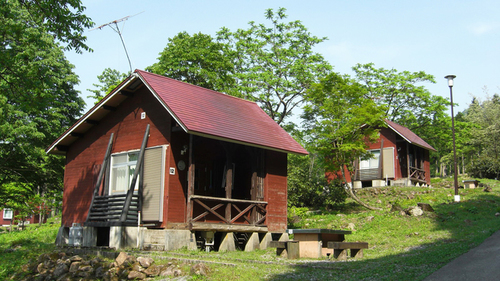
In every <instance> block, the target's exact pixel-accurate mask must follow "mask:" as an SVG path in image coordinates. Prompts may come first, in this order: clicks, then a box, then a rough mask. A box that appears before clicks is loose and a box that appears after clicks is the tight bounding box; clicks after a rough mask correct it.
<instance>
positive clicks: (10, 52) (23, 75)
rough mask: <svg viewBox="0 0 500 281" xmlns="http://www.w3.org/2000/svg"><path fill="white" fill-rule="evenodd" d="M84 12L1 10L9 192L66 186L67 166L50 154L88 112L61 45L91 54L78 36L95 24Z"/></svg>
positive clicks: (44, 4)
mask: <svg viewBox="0 0 500 281" xmlns="http://www.w3.org/2000/svg"><path fill="white" fill-rule="evenodd" d="M70 8H71V9H70ZM72 10H74V11H75V12H71V11H72ZM82 10H83V7H82V6H81V5H80V2H79V1H2V5H0V13H1V15H2V16H0V26H2V29H1V31H0V35H1V39H0V40H1V41H0V65H1V67H0V69H1V70H0V159H1V160H2V161H1V163H0V167H1V168H2V173H1V174H0V185H1V186H2V187H3V186H5V185H7V184H8V185H9V186H10V187H9V190H18V191H19V190H27V191H31V192H34V191H40V190H44V189H51V188H52V189H59V190H60V188H61V186H62V173H63V160H62V159H61V158H60V157H55V156H52V155H46V154H45V148H46V147H47V146H48V145H49V144H50V143H51V142H52V141H53V140H54V139H56V138H57V137H58V136H59V135H60V134H61V133H62V132H63V131H64V130H65V129H66V128H67V127H68V126H70V125H71V124H72V123H73V122H74V121H75V120H76V117H77V116H79V115H80V114H81V110H82V109H83V106H84V102H83V100H82V99H81V98H80V97H79V95H78V94H79V93H78V91H76V90H75V89H74V86H75V85H76V84H77V83H78V77H77V76H76V75H75V74H74V73H73V66H72V65H71V64H70V63H69V62H68V61H67V60H66V58H65V56H64V53H63V47H62V46H60V44H59V42H62V43H67V44H68V45H67V46H66V48H69V49H75V50H77V51H78V50H81V49H88V47H86V45H85V44H84V37H82V36H81V34H80V35H79V31H81V30H82V28H84V27H86V26H87V25H88V24H90V20H89V19H88V18H87V17H85V16H83V15H82V14H81V11H82ZM3 195H5V194H4V193H2V194H0V196H3ZM3 199H5V197H4V198H0V202H5V200H3Z"/></svg>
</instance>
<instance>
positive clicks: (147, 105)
mask: <svg viewBox="0 0 500 281" xmlns="http://www.w3.org/2000/svg"><path fill="white" fill-rule="evenodd" d="M142 112H146V118H145V119H141V113H142ZM147 124H150V125H151V129H150V134H149V139H148V144H147V146H148V147H152V146H157V145H163V144H168V139H169V138H170V118H168V117H167V118H166V116H165V111H164V109H163V108H162V107H161V106H160V105H159V104H158V102H157V101H156V100H155V99H154V98H153V97H152V95H151V94H150V92H149V91H148V90H147V89H146V88H142V89H140V90H138V91H137V92H135V94H134V96H132V97H130V98H127V99H126V100H125V101H124V102H122V103H121V104H120V105H119V106H118V107H117V109H116V111H114V112H111V113H110V114H108V116H107V117H106V118H104V119H102V120H101V121H100V123H99V124H98V125H96V126H94V127H92V129H91V130H90V131H89V132H87V133H86V134H85V135H84V136H83V137H82V138H80V139H78V140H77V141H75V142H74V143H73V144H72V145H71V146H70V148H69V150H68V152H67V155H66V170H65V174H64V196H63V218H62V225H63V226H66V227H69V226H71V224H72V223H83V222H84V221H85V219H86V217H87V212H88V209H89V205H90V201H91V200H92V193H93V188H94V186H93V184H94V182H95V170H97V169H94V166H96V165H101V164H102V161H103V159H104V154H105V152H106V148H107V145H108V141H109V137H110V135H111V133H114V134H115V135H114V143H113V150H112V153H117V152H122V151H128V150H134V149H139V148H140V146H141V143H142V138H143V136H144V131H145V129H146V126H147ZM169 150H170V148H167V154H168V153H169ZM166 168H167V169H168V167H166Z"/></svg>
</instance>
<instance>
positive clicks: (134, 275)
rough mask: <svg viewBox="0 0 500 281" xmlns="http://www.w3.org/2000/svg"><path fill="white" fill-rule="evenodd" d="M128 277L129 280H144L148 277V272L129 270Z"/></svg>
mask: <svg viewBox="0 0 500 281" xmlns="http://www.w3.org/2000/svg"><path fill="white" fill-rule="evenodd" d="M127 278H128V280H144V279H145V278H146V274H144V273H142V272H139V271H135V270H132V271H130V272H129V274H128V276H127Z"/></svg>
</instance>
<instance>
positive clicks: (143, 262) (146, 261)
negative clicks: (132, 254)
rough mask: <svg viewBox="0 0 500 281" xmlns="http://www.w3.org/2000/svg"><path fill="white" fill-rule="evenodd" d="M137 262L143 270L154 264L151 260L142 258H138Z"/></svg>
mask: <svg viewBox="0 0 500 281" xmlns="http://www.w3.org/2000/svg"><path fill="white" fill-rule="evenodd" d="M137 261H138V262H139V263H140V264H141V266H142V267H144V268H148V267H150V266H151V265H152V264H153V263H154V260H153V259H152V258H144V257H138V258H137Z"/></svg>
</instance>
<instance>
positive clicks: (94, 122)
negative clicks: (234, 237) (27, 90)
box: [47, 70, 307, 249]
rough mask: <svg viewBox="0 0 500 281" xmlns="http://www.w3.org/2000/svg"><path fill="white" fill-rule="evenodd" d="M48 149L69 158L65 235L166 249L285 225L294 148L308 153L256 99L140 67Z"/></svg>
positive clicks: (94, 242)
mask: <svg viewBox="0 0 500 281" xmlns="http://www.w3.org/2000/svg"><path fill="white" fill-rule="evenodd" d="M47 152H48V153H53V154H62V155H66V168H65V175H64V195H63V211H62V228H61V230H60V236H61V237H62V238H61V239H64V237H66V236H67V235H68V229H69V228H70V227H71V226H72V225H73V224H75V223H79V224H80V225H82V226H83V228H84V231H83V232H84V236H86V237H84V244H86V245H88V246H95V245H98V246H100V245H110V246H117V247H125V246H134V247H135V246H136V245H138V246H140V247H147V246H148V245H149V246H151V247H153V246H154V245H160V246H158V247H160V248H163V249H173V248H178V247H182V246H186V245H187V246H190V247H191V246H192V243H193V241H194V242H196V241H195V240H199V239H200V237H201V239H202V240H203V241H205V243H207V245H212V244H211V243H213V240H215V242H216V243H215V244H216V245H220V247H224V246H223V245H224V241H226V240H227V239H226V236H227V233H250V234H252V233H256V234H258V233H261V234H266V233H283V232H285V230H286V227H287V153H296V154H307V151H306V150H304V148H302V146H300V145H299V144H298V143H297V142H296V141H295V140H294V139H293V138H292V137H290V135H288V133H286V132H285V131H284V130H283V129H282V128H281V127H280V126H279V125H278V124H276V123H275V122H274V121H273V120H272V119H271V118H270V117H269V116H268V115H267V114H266V113H265V112H264V111H263V110H262V109H260V108H259V106H258V105H257V104H255V103H253V102H250V101H246V100H242V99H238V98H235V97H231V96H228V95H225V94H222V93H218V92H215V91H211V90H208V89H205V88H202V87H198V86H194V85H190V84H187V83H184V82H180V81H176V80H173V79H170V78H167V77H164V76H160V75H156V74H152V73H149V72H145V71H141V70H136V71H135V73H133V74H132V75H131V76H129V77H128V78H126V79H125V80H124V81H123V82H122V83H121V84H120V85H119V86H118V87H117V88H116V89H114V90H113V91H112V92H111V93H110V94H108V95H107V96H106V97H105V98H104V99H103V100H102V101H101V102H99V103H98V104H97V105H95V106H94V107H93V108H92V109H91V110H90V111H89V112H87V113H86V114H85V115H84V116H83V117H82V118H81V119H80V120H78V122H77V123H75V124H74V125H73V126H72V127H71V128H69V129H68V130H67V131H66V132H65V133H64V134H63V135H61V136H60V137H59V138H58V139H57V140H56V141H55V142H54V143H53V144H52V145H51V146H50V147H49V148H48V149H47ZM138 228H139V229H138ZM165 233H167V234H165ZM171 233H174V234H171ZM179 233H181V234H179ZM168 235H174V236H172V237H171V238H165V237H169V236H168ZM175 235H177V236H175ZM179 235H181V236H182V237H183V238H179V237H181V236H179ZM194 236H196V237H194ZM247 236H249V235H247ZM124 237H129V238H130V237H132V238H131V239H129V238H127V239H128V240H127V239H125V238H124ZM134 237H135V238H134ZM155 237H164V238H161V239H160V238H155ZM173 237H176V238H173ZM227 237H229V236H227ZM260 237H261V238H262V237H263V235H260ZM175 239H177V240H185V242H182V243H178V244H176V245H174V246H172V245H170V244H169V243H172V242H171V241H170V240H175ZM225 239H226V240H225ZM166 240H169V241H170V242H169V241H166ZM260 240H262V239H260ZM207 241H208V242H207ZM136 243H137V244H136ZM189 243H191V244H189ZM154 247H156V246H154Z"/></svg>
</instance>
